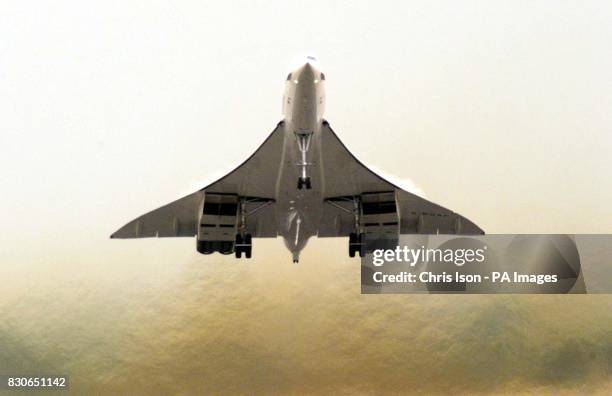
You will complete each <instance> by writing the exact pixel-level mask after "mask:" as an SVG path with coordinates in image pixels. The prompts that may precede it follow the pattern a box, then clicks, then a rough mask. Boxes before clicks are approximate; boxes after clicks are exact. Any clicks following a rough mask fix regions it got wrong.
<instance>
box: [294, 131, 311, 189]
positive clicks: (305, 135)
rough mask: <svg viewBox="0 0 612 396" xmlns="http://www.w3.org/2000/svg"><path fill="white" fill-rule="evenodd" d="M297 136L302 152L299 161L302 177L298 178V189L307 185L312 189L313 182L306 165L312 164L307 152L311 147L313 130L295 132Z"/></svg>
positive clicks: (307, 187)
mask: <svg viewBox="0 0 612 396" xmlns="http://www.w3.org/2000/svg"><path fill="white" fill-rule="evenodd" d="M295 138H296V139H297V144H298V149H299V150H300V154H301V158H300V162H298V163H297V166H299V167H300V177H299V178H298V182H297V188H298V190H301V189H303V188H304V187H306V189H307V190H310V189H311V188H312V184H311V183H310V176H308V175H307V173H306V167H308V166H309V165H312V164H309V163H308V162H306V153H307V152H308V149H309V148H310V140H311V138H312V132H311V131H300V132H295Z"/></svg>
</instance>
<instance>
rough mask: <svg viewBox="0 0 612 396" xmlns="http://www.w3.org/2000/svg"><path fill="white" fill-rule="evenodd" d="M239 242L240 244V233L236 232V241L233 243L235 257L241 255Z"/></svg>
mask: <svg viewBox="0 0 612 396" xmlns="http://www.w3.org/2000/svg"><path fill="white" fill-rule="evenodd" d="M241 244H242V235H240V234H237V235H236V242H235V244H234V253H235V255H236V258H241V257H242V246H240V245H241Z"/></svg>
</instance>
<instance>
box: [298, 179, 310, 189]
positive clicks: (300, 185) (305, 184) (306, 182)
mask: <svg viewBox="0 0 612 396" xmlns="http://www.w3.org/2000/svg"><path fill="white" fill-rule="evenodd" d="M304 187H306V189H307V190H310V189H311V188H312V183H311V182H310V176H308V177H306V178H301V177H299V178H298V183H297V188H298V190H301V189H303V188H304Z"/></svg>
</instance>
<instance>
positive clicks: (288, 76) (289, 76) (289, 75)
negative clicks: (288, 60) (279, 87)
mask: <svg viewBox="0 0 612 396" xmlns="http://www.w3.org/2000/svg"><path fill="white" fill-rule="evenodd" d="M289 80H291V73H289V74H287V81H289Z"/></svg>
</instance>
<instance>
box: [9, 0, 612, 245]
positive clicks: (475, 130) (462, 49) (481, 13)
mask: <svg viewBox="0 0 612 396" xmlns="http://www.w3.org/2000/svg"><path fill="white" fill-rule="evenodd" d="M611 20H612V6H611V5H610V3H609V2H606V1H601V2H577V1H576V2H571V1H568V2H559V1H536V2H533V1H529V2H516V1H508V2H418V3H410V2H384V1H377V2H375V3H373V2H356V1H350V2H330V1H324V2H316V1H313V2H308V3H303V2H286V1H285V2H274V3H272V2H251V1H245V2H219V1H215V2H199V1H198V2H141V3H137V2H125V1H116V2H111V1H108V2H100V3H98V4H97V5H92V4H91V3H84V2H79V1H73V2H65V1H63V2H38V3H36V5H33V4H31V3H30V4H27V3H25V2H10V3H3V5H2V12H0V37H2V39H1V40H0V92H1V93H2V94H1V95H0V114H1V117H0V120H1V124H0V125H1V126H0V128H1V133H0V165H1V166H2V172H1V173H0V183H1V188H2V193H1V194H0V208H1V209H0V210H1V211H2V212H1V213H2V219H3V222H2V228H3V230H2V232H1V233H0V235H1V236H0V243H2V245H3V251H5V252H7V251H12V250H14V249H21V248H24V247H30V248H31V247H32V246H40V247H45V248H49V249H53V248H59V247H62V248H63V247H69V248H76V247H78V246H81V243H85V241H89V242H90V243H95V244H100V245H99V246H103V245H106V244H108V243H112V242H110V241H108V240H107V238H108V236H109V235H110V233H111V232H113V231H114V230H115V229H117V228H118V227H119V226H121V225H123V224H124V223H126V222H127V221H129V220H131V219H133V218H134V217H136V216H138V215H140V214H142V213H144V212H146V211H148V210H150V209H153V208H155V207H157V206H160V205H161V204H164V203H166V202H168V201H171V200H173V199H175V198H178V197H179V196H181V195H182V194H186V193H189V192H191V191H194V190H196V189H198V188H201V187H202V186H203V185H204V181H205V180H207V179H210V177H211V175H220V174H221V173H220V172H221V171H222V170H224V169H231V168H233V167H234V166H235V165H237V164H238V163H240V162H241V161H242V160H243V159H244V158H246V157H247V156H248V155H250V154H251V153H252V152H253V150H254V149H255V148H256V147H257V146H258V145H259V144H260V143H261V142H262V141H263V139H264V138H265V137H266V136H267V135H268V133H269V132H270V131H271V130H272V129H273V127H274V126H275V125H276V123H277V122H278V121H279V118H280V110H281V95H282V89H283V83H284V77H285V75H286V72H287V69H288V67H289V65H290V64H291V62H292V60H294V59H295V57H296V56H300V55H303V54H307V53H309V54H314V55H316V56H317V57H319V59H320V61H321V67H322V69H323V70H324V71H325V73H326V75H327V94H328V103H327V113H326V118H327V119H328V120H329V121H330V123H331V125H332V126H333V127H334V129H335V130H336V132H337V133H338V134H339V136H340V137H341V138H342V139H343V141H344V142H345V143H346V145H347V146H348V147H349V148H350V149H351V150H352V152H353V153H354V154H355V155H356V156H357V157H358V158H360V159H361V160H362V161H363V162H365V163H366V164H370V165H374V166H376V167H377V168H378V169H382V170H384V171H385V172H386V173H390V174H393V175H395V176H397V177H398V178H402V179H411V180H412V181H413V182H414V183H415V184H416V185H417V186H418V187H419V188H420V189H422V190H423V191H424V192H425V195H426V196H427V197H428V198H429V199H431V200H433V201H434V202H437V203H439V204H441V205H443V206H446V207H448V208H450V209H453V210H455V211H458V212H459V213H461V214H463V215H465V216H466V217H468V218H470V219H472V220H474V221H475V222H476V223H477V224H479V225H480V226H481V227H482V228H484V229H485V230H486V231H487V232H490V233H491V232H492V233H505V232H513V233H534V232H537V233H540V232H542V233H544V232H550V233H589V232H595V233H605V232H612V216H610V214H611V213H612V210H611V209H610V202H612V183H611V181H610V170H611V169H612V155H610V152H611V149H612V130H611V128H612V73H611V70H612V50H611V47H610V43H611V42H612V23H610V21H611ZM191 243H192V242H190V244H191Z"/></svg>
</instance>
